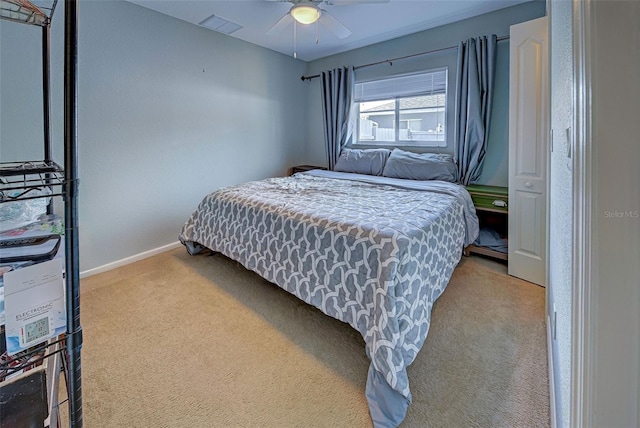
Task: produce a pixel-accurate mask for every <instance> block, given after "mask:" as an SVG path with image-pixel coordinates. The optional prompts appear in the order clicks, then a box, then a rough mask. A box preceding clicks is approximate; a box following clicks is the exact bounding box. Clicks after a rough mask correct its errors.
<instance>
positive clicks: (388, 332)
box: [180, 171, 478, 426]
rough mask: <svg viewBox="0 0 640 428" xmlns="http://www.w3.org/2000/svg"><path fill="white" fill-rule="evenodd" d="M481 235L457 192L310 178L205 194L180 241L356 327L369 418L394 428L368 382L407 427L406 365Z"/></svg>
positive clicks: (445, 187)
mask: <svg viewBox="0 0 640 428" xmlns="http://www.w3.org/2000/svg"><path fill="white" fill-rule="evenodd" d="M376 181H377V182H378V183H375V182H376ZM407 182H409V183H407ZM406 186H408V187H409V188H407V187H406ZM411 187H413V189H412V188H411ZM416 188H417V190H416ZM477 233H478V223H477V217H476V215H475V210H474V209H473V204H472V202H471V199H470V197H469V194H468V193H467V191H466V190H465V189H464V187H462V186H459V185H456V184H452V183H446V182H442V181H436V182H415V181H412V180H397V179H384V178H382V177H371V176H361V175H356V174H345V173H336V172H329V171H312V172H310V173H303V174H296V175H294V176H292V177H280V178H270V179H265V180H261V181H255V182H249V183H244V184H241V185H237V186H231V187H227V188H224V189H221V190H218V191H216V192H213V193H211V194H209V195H208V196H206V197H205V198H204V199H203V200H202V202H201V203H200V205H199V206H198V208H197V209H196V210H195V212H194V213H193V214H192V215H191V217H190V218H189V219H188V221H187V222H186V223H185V225H184V227H183V229H182V232H181V234H180V241H181V242H183V243H184V244H185V245H187V247H188V248H193V244H200V245H202V246H204V247H207V248H209V249H211V250H213V251H216V252H220V253H222V254H224V255H226V256H227V257H230V258H231V259H234V260H236V261H238V262H240V263H241V264H242V265H244V266H245V267H246V268H247V269H250V270H252V271H254V272H256V273H258V274H259V275H261V276H262V277H264V278H265V279H266V280H268V281H270V282H273V283H275V284H277V285H278V286H280V287H282V288H283V289H285V290H287V291H289V292H290V293H293V294H294V295H296V296H297V297H299V298H300V299H302V300H303V301H305V302H307V303H309V304H311V305H313V306H315V307H317V308H319V309H320V310H322V311H323V312H324V313H325V314H327V315H330V316H332V317H335V318H337V319H339V320H341V321H344V322H346V323H348V324H350V325H351V326H352V327H353V328H355V329H356V330H358V331H359V332H360V333H361V334H362V337H363V338H364V340H365V343H366V350H367V355H368V356H369V358H370V359H371V367H370V376H371V375H372V373H373V375H374V376H375V377H376V378H377V379H378V382H374V379H369V380H368V383H367V398H368V399H369V404H370V408H371V411H372V418H373V420H374V423H375V424H376V425H377V426H393V425H397V423H399V421H396V422H389V423H387V424H385V423H384V421H382V422H381V421H379V420H378V421H376V419H380V418H379V417H376V416H374V412H375V410H374V408H372V407H371V406H372V405H373V406H374V407H375V406H377V404H376V403H375V401H376V400H382V401H384V400H385V399H386V398H384V397H385V392H384V391H379V393H380V394H382V395H380V394H378V398H375V396H376V391H374V390H375V389H380V385H378V386H376V385H374V384H380V383H381V382H382V383H383V384H385V385H384V387H383V388H382V389H384V388H388V389H389V391H391V392H392V394H396V393H397V394H399V396H401V397H403V399H404V401H405V402H406V404H405V405H404V410H403V411H402V414H401V415H400V416H399V418H400V420H402V419H403V418H404V414H405V412H406V407H407V406H408V404H409V403H410V401H411V394H410V391H409V381H408V378H407V371H406V368H407V366H408V365H409V364H410V363H411V362H412V361H413V360H414V359H415V357H416V355H417V353H418V351H419V350H420V348H421V346H422V344H423V343H424V341H425V339H426V336H427V332H428V330H429V324H430V318H431V308H432V305H433V303H434V302H435V301H436V299H437V298H438V297H439V296H440V295H441V294H442V292H443V291H444V289H445V287H446V285H447V283H448V282H449V279H450V278H451V274H452V272H453V270H454V268H455V267H456V265H457V264H458V262H459V261H460V258H461V254H462V249H463V247H464V246H465V245H466V244H468V243H470V242H473V240H474V239H475V238H476V236H477ZM370 383H372V385H369V384H370ZM370 388H372V391H369V389H370ZM370 392H371V394H370ZM372 401H373V402H374V403H372ZM382 413H383V414H384V413H385V410H384V409H382ZM387 417H388V416H383V417H382V419H385V418H387ZM391 419H393V417H391Z"/></svg>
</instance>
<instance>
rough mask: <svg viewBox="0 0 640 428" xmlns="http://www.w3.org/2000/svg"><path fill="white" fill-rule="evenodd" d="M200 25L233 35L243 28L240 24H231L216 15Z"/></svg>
mask: <svg viewBox="0 0 640 428" xmlns="http://www.w3.org/2000/svg"><path fill="white" fill-rule="evenodd" d="M199 25H201V26H203V27H206V28H208V29H210V30H213V31H217V32H218V33H222V34H231V33H234V32H236V31H238V30H239V29H241V28H243V27H242V25H240V24H236V23H235V22H231V21H229V20H227V19H224V18H220V17H219V16H215V15H211V16H210V17H208V18H207V19H205V20H204V21H202V22H201V23H200V24H199Z"/></svg>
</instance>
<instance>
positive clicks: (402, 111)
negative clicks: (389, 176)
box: [354, 69, 447, 147]
mask: <svg viewBox="0 0 640 428" xmlns="http://www.w3.org/2000/svg"><path fill="white" fill-rule="evenodd" d="M354 100H355V102H356V107H357V109H358V114H359V120H358V133H357V135H358V140H357V141H356V142H355V144H367V145H385V146H394V145H396V146H410V145H411V146H425V147H445V146H446V145H447V142H446V132H445V129H446V126H445V125H446V124H445V118H446V108H447V106H446V100H447V70H446V69H439V70H431V71H428V72H424V73H419V74H410V75H402V76H395V77H390V78H385V79H379V80H373V81H368V82H358V83H356V85H355V96H354Z"/></svg>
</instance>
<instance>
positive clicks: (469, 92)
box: [454, 34, 497, 186]
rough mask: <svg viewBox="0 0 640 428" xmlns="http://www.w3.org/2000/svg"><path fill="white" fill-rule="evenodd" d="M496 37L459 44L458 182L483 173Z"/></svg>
mask: <svg viewBox="0 0 640 428" xmlns="http://www.w3.org/2000/svg"><path fill="white" fill-rule="evenodd" d="M496 49H497V38H496V36H495V34H493V35H491V36H489V37H487V36H483V37H476V38H471V39H468V40H467V41H466V42H460V44H459V45H458V79H457V82H456V110H455V124H456V128H455V137H454V141H455V160H456V163H457V165H458V181H459V182H460V183H462V184H464V185H465V186H466V185H467V184H470V183H475V182H476V181H477V180H478V178H479V177H480V174H481V173H482V163H483V162H484V156H485V153H486V147H487V140H488V138H489V124H490V122H491V108H492V104H493V87H494V81H495V69H496Z"/></svg>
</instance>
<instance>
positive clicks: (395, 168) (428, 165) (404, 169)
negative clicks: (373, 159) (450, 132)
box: [382, 149, 457, 183]
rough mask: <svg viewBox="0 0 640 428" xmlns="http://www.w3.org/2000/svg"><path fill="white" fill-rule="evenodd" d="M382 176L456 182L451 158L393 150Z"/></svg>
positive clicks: (455, 172)
mask: <svg viewBox="0 0 640 428" xmlns="http://www.w3.org/2000/svg"><path fill="white" fill-rule="evenodd" d="M382 175H383V176H385V177H392V178H406V179H409V180H443V181H450V182H452V183H455V182H456V175H457V170H456V164H455V163H454V162H453V156H451V155H445V154H441V153H413V152H407V151H405V150H400V149H393V151H392V152H391V155H389V159H387V163H386V165H385V167H384V171H383V172H382Z"/></svg>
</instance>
